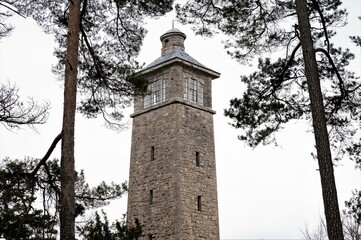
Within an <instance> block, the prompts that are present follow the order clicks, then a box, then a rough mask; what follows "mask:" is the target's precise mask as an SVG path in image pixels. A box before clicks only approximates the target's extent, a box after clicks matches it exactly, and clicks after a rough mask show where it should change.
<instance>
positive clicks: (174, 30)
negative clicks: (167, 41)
mask: <svg viewBox="0 0 361 240" xmlns="http://www.w3.org/2000/svg"><path fill="white" fill-rule="evenodd" d="M170 35H181V36H183V37H184V40H185V39H186V38H187V35H185V34H184V33H183V32H182V31H181V30H179V29H178V28H172V29H169V30H168V31H166V32H165V33H164V34H163V35H162V36H160V40H161V41H162V39H163V38H165V37H167V36H170Z"/></svg>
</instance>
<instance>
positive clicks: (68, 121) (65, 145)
mask: <svg viewBox="0 0 361 240" xmlns="http://www.w3.org/2000/svg"><path fill="white" fill-rule="evenodd" d="M80 2H81V0H71V1H70V8H69V19H68V20H69V22H68V36H67V52H66V66H65V83H64V113H63V128H62V131H63V139H62V145H61V175H60V181H61V196H60V239H61V240H74V239H75V168H74V125H75V110H76V90H77V74H78V71H77V69H78V46H79V27H80Z"/></svg>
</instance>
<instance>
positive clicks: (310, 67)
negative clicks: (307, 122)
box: [296, 0, 343, 240]
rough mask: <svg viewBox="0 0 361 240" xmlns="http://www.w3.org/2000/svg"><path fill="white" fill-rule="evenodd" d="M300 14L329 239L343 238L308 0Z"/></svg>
mask: <svg viewBox="0 0 361 240" xmlns="http://www.w3.org/2000/svg"><path fill="white" fill-rule="evenodd" d="M296 7H297V17H298V24H299V30H300V35H301V44H302V51H303V59H304V63H305V74H306V78H307V84H308V90H309V94H310V101H311V112H312V121H313V129H314V135H315V140H316V149H317V159H318V165H319V170H320V177H321V186H322V196H323V204H324V211H325V217H326V225H327V234H328V238H329V240H343V232H342V223H341V219H340V210H339V206H338V200H337V190H336V183H335V177H334V173H333V163H332V156H331V150H330V142H329V137H328V132H327V126H326V117H325V109H324V105H323V97H322V92H321V86H320V79H319V75H318V69H317V62H316V56H315V50H314V47H313V41H312V37H311V29H310V23H309V19H308V10H307V4H306V0H296Z"/></svg>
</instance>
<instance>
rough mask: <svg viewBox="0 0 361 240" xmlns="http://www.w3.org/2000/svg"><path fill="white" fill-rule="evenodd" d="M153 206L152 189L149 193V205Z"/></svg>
mask: <svg viewBox="0 0 361 240" xmlns="http://www.w3.org/2000/svg"><path fill="white" fill-rule="evenodd" d="M152 204H153V189H152V190H150V192H149V205H152Z"/></svg>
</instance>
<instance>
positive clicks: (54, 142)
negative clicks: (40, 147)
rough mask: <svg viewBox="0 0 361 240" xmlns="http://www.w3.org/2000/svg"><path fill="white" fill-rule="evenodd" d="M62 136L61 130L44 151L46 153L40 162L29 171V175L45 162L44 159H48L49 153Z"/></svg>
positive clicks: (34, 172)
mask: <svg viewBox="0 0 361 240" xmlns="http://www.w3.org/2000/svg"><path fill="white" fill-rule="evenodd" d="M62 137H63V132H61V133H59V134H58V135H57V136H56V137H55V138H54V140H53V142H52V143H51V145H50V147H49V149H48V151H47V152H46V154H45V155H44V157H43V158H42V159H41V160H40V162H39V163H38V164H37V165H36V167H35V168H34V170H33V171H32V172H31V173H30V174H31V175H35V174H36V173H37V172H38V170H39V168H40V167H41V166H42V165H44V164H45V163H46V161H47V160H48V159H49V157H50V155H51V153H52V152H53V151H54V149H55V147H56V145H57V144H58V142H59V141H60V140H61V139H62Z"/></svg>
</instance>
